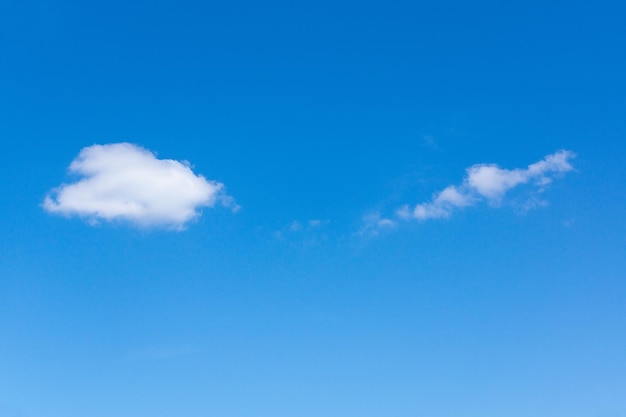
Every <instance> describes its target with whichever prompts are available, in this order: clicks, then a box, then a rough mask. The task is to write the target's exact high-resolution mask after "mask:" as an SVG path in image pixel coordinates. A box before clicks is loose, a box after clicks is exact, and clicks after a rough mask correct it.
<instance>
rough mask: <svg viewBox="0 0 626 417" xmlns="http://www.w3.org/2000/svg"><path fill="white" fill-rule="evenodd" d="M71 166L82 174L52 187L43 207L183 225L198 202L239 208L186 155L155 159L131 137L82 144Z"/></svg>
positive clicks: (64, 212) (153, 224) (143, 223)
mask: <svg viewBox="0 0 626 417" xmlns="http://www.w3.org/2000/svg"><path fill="white" fill-rule="evenodd" d="M69 172H70V173H71V174H74V175H78V176H79V177H80V178H79V179H78V180H77V181H75V182H73V183H70V184H63V185H61V186H59V187H57V188H55V189H53V190H51V191H50V192H49V193H48V195H47V196H46V197H45V199H44V202H43V207H44V209H45V210H46V211H48V212H50V213H55V214H62V215H76V216H80V217H83V218H85V219H87V220H89V221H90V222H97V221H100V220H105V221H115V220H122V221H126V222H129V223H131V224H135V225H138V226H149V227H167V228H174V229H182V228H183V227H184V225H185V224H186V223H187V222H189V221H190V220H192V219H194V218H196V217H197V216H199V214H200V211H199V209H200V208H201V207H212V206H214V205H215V204H216V203H217V202H220V203H221V204H223V205H225V206H230V207H232V208H233V209H237V206H236V205H235V204H234V201H233V199H232V198H231V197H229V196H227V195H226V194H225V192H224V185H223V184H222V183H219V182H216V181H209V180H207V179H205V178H204V177H203V176H201V175H197V174H195V173H194V172H193V171H192V169H191V166H190V165H189V163H187V162H185V161H176V160H172V159H157V157H156V156H155V154H154V153H152V152H151V151H149V150H147V149H144V148H142V147H140V146H137V145H133V144H130V143H114V144H107V145H93V146H89V147H86V148H83V149H82V150H81V151H80V153H79V155H78V156H77V157H76V159H74V161H73V162H72V163H71V165H70V166H69Z"/></svg>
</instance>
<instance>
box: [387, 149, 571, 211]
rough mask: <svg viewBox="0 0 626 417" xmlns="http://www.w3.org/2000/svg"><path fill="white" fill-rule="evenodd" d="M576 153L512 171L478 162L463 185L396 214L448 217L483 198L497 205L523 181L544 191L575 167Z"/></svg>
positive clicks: (439, 193) (471, 168)
mask: <svg viewBox="0 0 626 417" xmlns="http://www.w3.org/2000/svg"><path fill="white" fill-rule="evenodd" d="M574 156H575V155H574V153H573V152H570V151H567V150H562V151H559V152H556V153H554V154H551V155H548V156H546V157H545V158H544V159H542V160H541V161H538V162H535V163H534V164H531V165H529V166H528V167H526V168H518V169H511V170H510V169H504V168H500V167H499V166H497V165H495V164H476V165H473V166H471V167H469V168H467V169H466V175H465V178H464V180H463V182H462V183H461V184H460V185H450V186H448V187H446V188H444V189H443V191H440V192H438V193H436V194H435V195H434V196H433V197H432V199H431V200H430V201H426V202H424V203H421V204H418V205H416V206H415V207H413V208H411V207H409V206H408V205H407V206H403V207H401V208H400V209H399V210H398V211H397V215H398V217H400V218H403V219H411V218H414V219H418V220H427V219H437V218H447V217H449V216H450V215H451V214H452V212H454V211H455V210H458V209H461V208H464V207H468V206H472V205H475V204H477V203H479V202H481V201H487V202H489V203H492V204H498V203H500V202H501V201H502V199H503V198H504V197H505V195H506V193H507V192H508V191H509V190H511V189H513V188H516V187H519V186H521V185H523V184H526V185H529V186H531V187H533V189H534V190H535V191H542V190H543V189H544V188H545V187H546V186H547V185H548V184H550V183H551V182H552V180H553V178H554V177H555V176H557V175H559V174H562V173H564V172H568V171H572V170H573V169H574V168H573V167H572V165H571V164H570V160H571V159H573V158H574Z"/></svg>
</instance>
